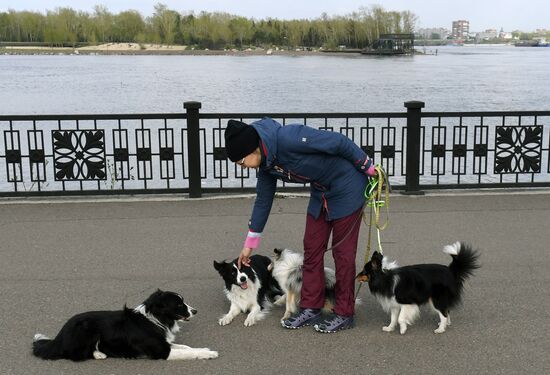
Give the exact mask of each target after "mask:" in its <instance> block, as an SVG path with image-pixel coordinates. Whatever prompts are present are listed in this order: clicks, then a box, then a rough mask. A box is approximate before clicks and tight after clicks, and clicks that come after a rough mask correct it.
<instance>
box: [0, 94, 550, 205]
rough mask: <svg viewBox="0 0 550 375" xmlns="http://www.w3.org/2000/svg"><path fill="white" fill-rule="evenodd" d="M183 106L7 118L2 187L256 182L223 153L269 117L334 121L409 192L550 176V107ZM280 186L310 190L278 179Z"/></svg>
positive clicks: (99, 190) (11, 192) (120, 189)
mask: <svg viewBox="0 0 550 375" xmlns="http://www.w3.org/2000/svg"><path fill="white" fill-rule="evenodd" d="M405 107H406V108H407V111H406V112H393V113H390V112H388V113H201V112H200V108H201V103H199V102H186V103H184V108H185V113H170V114H112V115H111V114H109V115H36V116H34V115H32V116H7V115H3V116H0V131H1V132H2V136H1V137H0V196H31V195H83V194H142V193H188V194H189V196H190V197H200V196H201V195H202V194H203V193H208V192H230V191H253V190H254V187H255V177H256V175H255V172H254V171H249V170H243V169H241V168H240V167H238V166H237V165H235V164H234V163H231V162H230V161H228V160H227V157H226V153H225V148H224V147H225V144H224V138H223V132H224V130H225V126H226V123H227V120H228V119H240V120H242V121H245V122H250V121H254V120H257V119H259V118H261V117H264V116H267V117H272V118H274V119H275V120H277V121H279V122H280V123H282V124H283V125H286V124H290V123H300V124H304V125H307V126H312V127H315V128H318V129H322V130H327V131H338V132H340V133H342V134H344V135H346V136H348V137H349V138H350V139H352V140H353V141H354V142H356V143H357V144H358V145H359V146H360V147H361V148H362V149H363V150H364V151H365V152H366V153H367V154H368V155H369V156H370V157H371V158H373V159H374V160H375V162H378V163H381V164H382V166H383V167H384V168H385V169H386V170H387V172H388V174H389V176H390V179H391V182H392V186H393V187H394V188H395V189H398V190H402V191H403V192H404V193H408V194H421V193H422V190H426V189H434V188H442V189H445V188H480V187H520V186H521V187H527V186H550V163H549V158H550V151H549V149H550V135H549V133H550V111H523V112H422V108H423V107H424V103H423V102H415V101H412V102H406V103H405ZM280 188H281V189H283V190H295V189H304V188H306V187H305V186H304V185H296V184H285V183H282V185H281V187H280Z"/></svg>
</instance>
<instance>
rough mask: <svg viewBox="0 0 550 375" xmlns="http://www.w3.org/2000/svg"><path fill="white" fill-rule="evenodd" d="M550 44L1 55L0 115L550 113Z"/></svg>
mask: <svg viewBox="0 0 550 375" xmlns="http://www.w3.org/2000/svg"><path fill="white" fill-rule="evenodd" d="M549 63H550V48H516V47H513V46H462V47H439V48H438V54H437V56H434V55H416V56H408V57H370V56H361V55H359V56H357V55H354V56H349V55H346V56H326V55H317V54H315V55H312V56H298V57H293V56H97V55H96V56H82V55H58V56H49V55H36V56H8V55H2V56H0V114H61V113H149V112H179V111H182V110H183V109H182V103H183V102H184V101H189V100H196V101H201V102H202V103H203V111H205V112H350V111H351V112H379V111H403V110H404V109H403V102H405V101H408V100H422V101H425V102H426V110H429V111H472V110H483V111H491V110H497V111H499V110H544V109H549V108H550V70H549Z"/></svg>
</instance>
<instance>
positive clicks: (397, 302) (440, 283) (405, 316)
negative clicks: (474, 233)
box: [357, 242, 480, 334]
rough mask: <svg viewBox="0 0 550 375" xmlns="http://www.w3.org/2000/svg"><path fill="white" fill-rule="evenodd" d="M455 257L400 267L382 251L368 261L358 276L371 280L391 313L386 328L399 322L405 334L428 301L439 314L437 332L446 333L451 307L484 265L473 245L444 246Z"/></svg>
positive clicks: (383, 328) (445, 251)
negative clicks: (446, 260)
mask: <svg viewBox="0 0 550 375" xmlns="http://www.w3.org/2000/svg"><path fill="white" fill-rule="evenodd" d="M443 252H444V253H446V254H448V255H450V256H451V257H452V259H453V260H452V261H451V263H450V264H449V265H448V266H445V265H441V264H415V265H411V266H404V267H398V266H397V264H396V262H391V263H390V262H389V261H388V260H387V258H386V257H384V256H382V254H380V253H379V252H375V253H374V254H373V255H372V257H371V260H370V261H368V262H367V263H366V264H365V267H364V268H363V271H361V272H360V273H359V274H358V275H357V280H359V281H361V282H368V283H369V289H370V291H371V293H372V294H373V295H374V296H375V297H376V298H377V299H378V302H380V304H381V305H382V308H383V309H384V310H386V311H387V312H389V313H390V314H391V321H390V324H389V325H387V326H385V327H382V330H384V331H386V332H391V331H393V330H394V329H395V327H396V326H397V324H399V332H400V333H401V334H404V333H405V332H406V331H407V326H408V325H411V324H413V322H414V320H415V319H416V318H417V317H418V316H419V315H420V309H419V306H420V305H423V304H426V303H428V304H429V305H430V306H431V307H432V308H433V309H434V311H436V312H437V313H438V314H439V319H440V321H439V326H438V327H437V329H436V330H435V331H434V332H435V333H443V332H445V330H446V329H447V326H450V325H451V316H450V315H449V312H450V310H451V309H452V308H453V307H456V306H457V305H458V304H459V303H460V301H461V298H462V294H463V293H462V292H463V289H464V282H465V281H466V279H467V278H468V277H470V276H472V275H473V273H474V271H475V270H476V269H477V268H479V267H480V265H479V263H478V258H479V253H478V252H477V251H476V250H473V249H472V247H471V246H469V245H465V244H462V243H460V242H455V243H454V244H452V245H447V246H445V247H444V248H443Z"/></svg>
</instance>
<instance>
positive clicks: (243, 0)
mask: <svg viewBox="0 0 550 375" xmlns="http://www.w3.org/2000/svg"><path fill="white" fill-rule="evenodd" d="M158 2H159V1H146V0H121V1H114V0H103V1H102V0H0V11H6V10H8V9H15V10H35V11H41V12H44V11H45V10H53V9H54V8H56V7H61V6H70V7H72V8H73V9H78V10H85V11H91V10H92V8H93V6H94V5H96V4H102V5H105V6H106V7H107V8H108V9H109V10H110V11H111V12H113V13H118V12H120V11H122V10H128V9H135V10H138V11H139V12H141V14H143V15H146V16H147V15H150V14H152V12H153V6H154V4H156V3H158ZM160 2H161V3H163V4H166V5H167V6H168V7H169V8H170V9H173V10H176V11H181V12H183V11H190V10H193V11H195V12H196V13H198V12H200V11H203V10H204V11H208V12H212V11H224V12H228V13H231V14H235V15H241V16H245V17H249V18H251V17H254V18H258V19H260V18H267V17H272V18H279V19H296V18H317V17H319V16H320V15H321V14H322V13H323V12H326V13H327V14H329V15H345V14H348V13H351V12H353V11H355V10H358V9H359V8H360V7H362V6H369V5H372V4H378V5H382V6H383V7H384V8H385V9H386V10H398V11H401V10H410V11H412V12H414V13H415V14H416V15H417V16H418V17H419V22H418V26H419V27H446V28H448V29H450V28H451V22H452V21H453V20H457V19H466V20H469V21H470V31H483V30H485V29H489V28H495V29H499V30H500V28H501V27H502V28H504V30H505V31H512V30H523V31H532V30H535V29H538V28H545V29H550V0H523V1H518V0H513V1H512V0H379V1H376V0H374V1H370V0H366V1H360V0H333V1H327V0H179V1H178V0H164V1H160Z"/></svg>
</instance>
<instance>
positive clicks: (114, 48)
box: [0, 43, 360, 56]
mask: <svg viewBox="0 0 550 375" xmlns="http://www.w3.org/2000/svg"><path fill="white" fill-rule="evenodd" d="M350 54H351V55H360V50H342V51H323V50H320V49H311V50H306V49H295V50H290V49H279V48H269V49H262V48H255V49H251V48H248V49H246V50H237V49H223V50H210V49H194V48H187V46H178V45H155V44H146V45H140V44H137V43H108V44H103V45H98V46H87V47H79V48H74V47H44V46H0V55H130V56H132V55H137V56H140V55H153V56H155V55H160V56H163V55H180V56H342V55H350Z"/></svg>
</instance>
